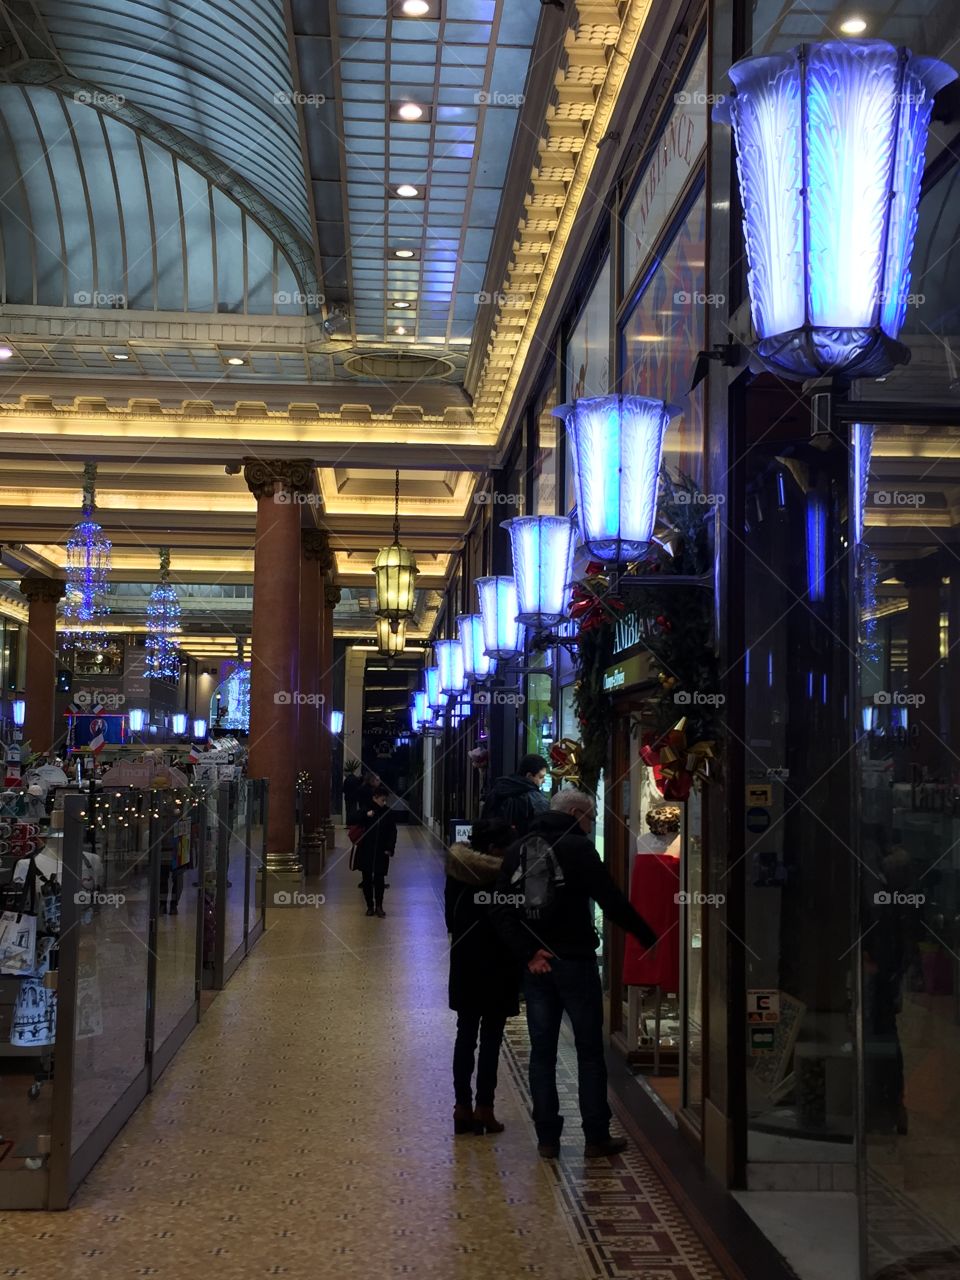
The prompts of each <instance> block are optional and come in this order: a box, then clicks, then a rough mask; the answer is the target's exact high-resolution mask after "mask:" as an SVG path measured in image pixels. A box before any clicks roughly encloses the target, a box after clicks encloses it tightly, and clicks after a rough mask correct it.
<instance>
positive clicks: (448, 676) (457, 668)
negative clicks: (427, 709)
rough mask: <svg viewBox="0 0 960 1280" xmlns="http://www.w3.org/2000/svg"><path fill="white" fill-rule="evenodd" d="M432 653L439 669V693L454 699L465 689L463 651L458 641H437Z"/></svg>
mask: <svg viewBox="0 0 960 1280" xmlns="http://www.w3.org/2000/svg"><path fill="white" fill-rule="evenodd" d="M433 652H434V655H435V657H436V659H437V666H438V667H439V669H440V691H441V693H446V694H449V695H450V697H451V698H455V697H456V696H457V695H458V694H460V693H463V691H464V689H466V687H467V677H466V673H465V671H464V662H463V649H462V648H461V646H460V641H459V640H438V641H437V643H436V644H435V645H434V646H433Z"/></svg>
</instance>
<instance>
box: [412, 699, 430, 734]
mask: <svg viewBox="0 0 960 1280" xmlns="http://www.w3.org/2000/svg"><path fill="white" fill-rule="evenodd" d="M434 716H435V713H434V710H433V707H431V706H430V703H429V702H428V701H427V693H426V690H425V689H418V690H417V691H416V693H415V694H414V695H413V706H412V707H411V709H410V721H411V724H412V723H413V722H414V720H416V724H417V729H416V732H419V733H424V732H426V730H427V729H428V728H429V726H430V725H431V724H432V723H433V720H434Z"/></svg>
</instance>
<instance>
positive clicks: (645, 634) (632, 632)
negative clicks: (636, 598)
mask: <svg viewBox="0 0 960 1280" xmlns="http://www.w3.org/2000/svg"><path fill="white" fill-rule="evenodd" d="M652 635H653V624H652V623H651V621H650V619H649V618H647V617H645V616H644V615H643V614H642V613H626V614H624V615H623V617H622V618H618V619H617V625H616V627H615V629H614V633H613V656H614V657H617V655H618V654H621V653H626V652H627V651H628V650H629V649H635V648H637V647H638V646H639V645H644V646H646V643H647V641H648V640H649V639H650V638H651V636H652Z"/></svg>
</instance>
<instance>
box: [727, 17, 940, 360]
mask: <svg viewBox="0 0 960 1280" xmlns="http://www.w3.org/2000/svg"><path fill="white" fill-rule="evenodd" d="M729 74H730V79H731V80H732V81H733V83H734V93H733V94H732V95H731V96H730V97H729V98H727V99H726V101H724V102H722V103H720V104H719V105H718V106H717V107H715V108H714V113H713V115H714V119H715V120H717V121H719V122H720V123H723V124H728V125H730V126H731V128H732V129H733V136H734V143H735V145H736V151H737V170H738V173H739V177H740V195H741V200H742V204H743V210H744V216H743V230H744V238H745V241H746V247H747V258H748V260H749V264H750V271H749V277H748V283H749V288H750V303H751V309H752V314H753V324H754V328H755V330H756V333H757V337H758V342H757V345H756V347H755V348H754V352H755V355H756V357H757V359H758V360H759V362H760V364H761V365H763V366H765V367H766V368H768V369H772V370H773V371H774V372H775V373H779V374H781V375H783V376H785V377H788V378H808V377H817V376H820V375H823V374H840V373H843V374H846V375H847V376H848V377H862V376H865V375H869V376H873V377H876V376H879V375H882V374H884V373H887V372H888V371H889V370H890V369H891V368H893V366H894V365H895V364H901V363H905V362H906V361H907V360H909V358H910V353H909V350H908V349H907V348H906V347H905V346H903V345H902V344H901V343H900V342H898V341H897V337H898V335H899V333H900V329H901V327H902V325H903V320H904V316H905V313H906V308H907V299H908V295H909V290H910V257H911V254H912V252H913V242H914V236H915V234H916V228H917V203H918V201H919V198H920V182H921V178H922V177H923V157H924V150H925V147H926V141H927V129H928V126H929V122H930V112H931V110H932V107H933V97H934V95H935V94H936V93H937V92H938V91H939V90H940V89H942V88H943V86H944V85H946V84H949V83H950V81H952V80H954V79H955V78H956V74H957V73H956V72H955V71H954V70H953V68H952V67H948V66H947V65H946V63H944V62H939V61H937V60H936V59H934V58H921V57H914V56H913V54H911V52H910V51H909V50H908V49H897V48H895V47H894V46H893V45H892V44H888V43H887V42H886V41H884V40H825V41H823V42H821V43H815V44H804V45H800V46H799V47H798V48H795V49H792V50H790V51H789V52H787V53H782V54H764V55H763V56H761V57H756V58H745V59H743V61H741V62H737V63H736V64H735V65H734V66H733V67H731V68H730V73H729Z"/></svg>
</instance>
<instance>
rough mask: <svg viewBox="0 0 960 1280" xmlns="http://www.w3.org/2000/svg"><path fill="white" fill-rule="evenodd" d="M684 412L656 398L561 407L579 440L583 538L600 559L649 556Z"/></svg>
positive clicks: (575, 443) (574, 442) (577, 484)
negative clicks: (662, 481)
mask: <svg viewBox="0 0 960 1280" xmlns="http://www.w3.org/2000/svg"><path fill="white" fill-rule="evenodd" d="M678 412H679V410H678V409H677V408H676V407H674V406H673V405H668V404H666V403H665V402H664V401H663V400H653V399H651V398H650V397H648V396H597V397H594V398H592V399H585V400H574V401H573V402H572V403H571V404H562V405H560V406H559V407H558V408H556V409H554V410H553V413H554V415H555V416H556V417H558V418H562V419H563V421H564V425H565V426H566V431H567V439H568V440H569V442H570V444H571V446H572V451H573V461H574V492H575V495H576V499H577V520H578V522H579V526H580V538H581V540H582V542H583V544H584V546H585V547H586V548H587V549H588V551H589V552H590V554H591V555H592V556H593V557H594V559H596V560H600V561H602V562H603V563H604V564H607V565H625V564H628V563H629V562H630V561H631V560H638V559H639V558H640V557H641V556H643V555H645V554H646V552H647V550H648V548H649V546H650V543H651V542H652V541H653V528H654V523H655V521H656V516H657V484H658V481H659V477H660V460H661V457H662V454H663V433H664V431H665V430H666V426H667V423H668V422H669V421H670V419H671V418H672V417H675V416H676V414H677V413H678Z"/></svg>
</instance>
